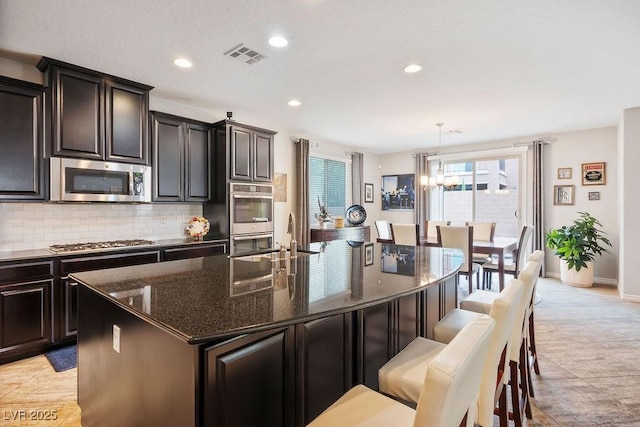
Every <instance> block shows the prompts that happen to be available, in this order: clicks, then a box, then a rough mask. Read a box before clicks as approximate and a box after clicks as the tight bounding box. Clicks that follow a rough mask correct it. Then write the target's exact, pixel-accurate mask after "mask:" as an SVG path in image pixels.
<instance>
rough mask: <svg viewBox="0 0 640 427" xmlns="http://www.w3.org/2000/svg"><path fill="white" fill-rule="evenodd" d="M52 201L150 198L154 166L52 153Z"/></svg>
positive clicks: (123, 200) (135, 199) (107, 200)
mask: <svg viewBox="0 0 640 427" xmlns="http://www.w3.org/2000/svg"><path fill="white" fill-rule="evenodd" d="M50 166H51V167H50V178H51V180H50V190H51V192H50V199H51V201H52V202H129V203H149V202H151V168H150V167H149V166H144V165H132V164H126V163H114V162H101V161H97V160H82V159H69V158H64V157H52V158H51V163H50Z"/></svg>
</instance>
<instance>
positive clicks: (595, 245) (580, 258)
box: [546, 212, 611, 287]
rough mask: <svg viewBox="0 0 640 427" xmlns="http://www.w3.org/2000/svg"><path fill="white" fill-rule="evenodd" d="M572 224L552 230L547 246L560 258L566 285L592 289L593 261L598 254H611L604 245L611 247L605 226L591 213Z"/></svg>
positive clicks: (563, 280)
mask: <svg viewBox="0 0 640 427" xmlns="http://www.w3.org/2000/svg"><path fill="white" fill-rule="evenodd" d="M578 213H579V214H580V216H579V217H578V219H576V220H574V221H573V224H572V225H563V226H562V227H560V228H556V229H551V230H550V231H549V232H548V233H547V235H546V242H547V247H548V248H550V249H552V250H554V251H555V254H554V255H557V256H558V257H559V258H560V280H562V283H565V284H568V285H572V286H580V287H589V286H591V285H593V261H594V260H595V257H596V255H602V253H603V252H607V253H608V252H609V250H608V249H607V248H605V247H604V246H603V245H607V246H611V242H610V241H609V239H607V238H606V237H605V236H604V235H605V234H606V233H605V232H604V231H602V229H601V228H600V227H602V224H600V222H599V221H598V220H597V219H595V218H594V217H592V216H591V215H590V214H589V213H588V212H578Z"/></svg>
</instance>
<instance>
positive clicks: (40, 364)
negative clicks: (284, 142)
mask: <svg viewBox="0 0 640 427" xmlns="http://www.w3.org/2000/svg"><path fill="white" fill-rule="evenodd" d="M463 286H466V283H465V284H463ZM537 293H538V295H539V296H540V298H541V302H540V303H539V304H538V305H537V306H536V340H537V347H538V355H539V362H540V370H541V374H540V375H539V376H536V375H534V391H535V394H536V397H535V398H534V399H533V400H532V403H533V415H534V417H533V420H531V421H529V422H528V425H529V426H536V427H537V426H571V427H573V426H575V427H578V426H580V427H585V426H638V427H640V398H639V396H640V364H638V361H640V327H639V325H640V304H637V303H630V302H624V301H621V300H620V298H619V297H618V293H617V290H616V289H615V288H614V287H611V286H594V287H593V288H587V289H581V288H572V287H569V286H565V285H562V284H561V283H560V282H559V281H558V280H555V279H540V280H539V282H538V292H537ZM76 380H77V370H76V369H72V370H69V371H66V372H61V373H56V372H55V371H54V370H53V369H52V368H51V366H50V365H49V363H48V362H47V360H46V358H45V357H44V356H36V357H32V358H30V359H25V360H21V361H18V362H14V363H9V364H5V365H0V425H1V426H18V427H22V426H66V427H68V426H79V425H80V409H79V407H78V406H77V404H76V402H75V400H76V384H77V381H76ZM21 411H25V412H24V414H25V416H26V417H27V418H29V417H30V416H31V415H36V416H37V415H45V414H46V411H49V414H51V413H52V411H55V413H56V417H57V419H56V420H50V421H43V420H28V419H27V420H19V419H16V418H19V417H21V414H22V413H23V412H21ZM38 411H40V412H38ZM496 425H497V424H496Z"/></svg>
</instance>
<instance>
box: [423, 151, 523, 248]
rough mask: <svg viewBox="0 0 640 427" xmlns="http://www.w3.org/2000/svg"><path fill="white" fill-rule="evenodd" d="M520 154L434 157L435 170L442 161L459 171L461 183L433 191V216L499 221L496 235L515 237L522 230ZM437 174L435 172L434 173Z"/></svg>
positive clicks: (454, 220) (458, 221)
mask: <svg viewBox="0 0 640 427" xmlns="http://www.w3.org/2000/svg"><path fill="white" fill-rule="evenodd" d="M523 158H524V156H523V155H520V154H512V153H509V154H503V155H500V154H498V155H496V156H495V157H494V156H491V157H489V156H487V157H480V158H477V159H474V161H471V160H470V159H466V158H462V159H460V160H458V159H452V160H451V161H449V162H447V161H446V160H433V161H432V163H431V170H432V171H433V170H435V169H436V168H437V167H438V166H439V164H440V161H443V162H444V170H445V179H446V177H447V176H448V174H447V171H451V172H453V171H455V172H454V174H455V175H457V176H458V182H459V184H458V185H457V186H456V187H453V188H442V189H436V190H432V192H431V195H432V197H430V199H429V217H430V218H432V219H446V220H448V221H451V222H452V224H464V222H465V221H478V222H485V221H490V222H495V223H496V234H495V235H496V237H513V236H518V235H519V230H520V228H519V227H520V219H519V211H520V194H521V193H520V190H519V189H520V182H519V180H520V173H519V170H520V162H521V160H522V159H523ZM432 173H433V172H432Z"/></svg>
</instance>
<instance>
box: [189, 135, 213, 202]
mask: <svg viewBox="0 0 640 427" xmlns="http://www.w3.org/2000/svg"><path fill="white" fill-rule="evenodd" d="M186 131H187V138H186V144H185V159H186V162H185V163H186V181H185V201H187V202H206V201H208V200H209V199H210V198H211V189H210V183H211V138H210V133H209V128H208V127H207V126H202V125H196V124H192V123H187V124H186Z"/></svg>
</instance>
